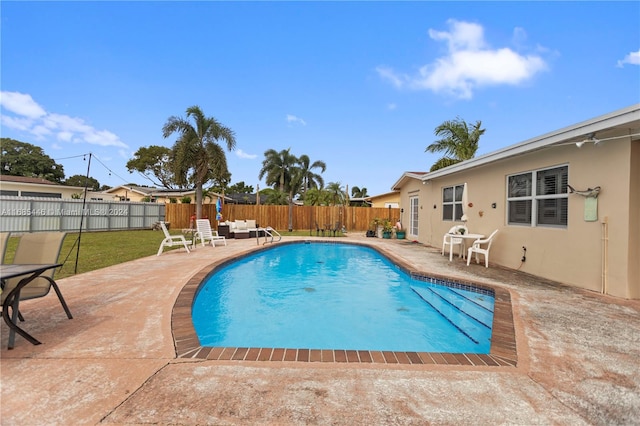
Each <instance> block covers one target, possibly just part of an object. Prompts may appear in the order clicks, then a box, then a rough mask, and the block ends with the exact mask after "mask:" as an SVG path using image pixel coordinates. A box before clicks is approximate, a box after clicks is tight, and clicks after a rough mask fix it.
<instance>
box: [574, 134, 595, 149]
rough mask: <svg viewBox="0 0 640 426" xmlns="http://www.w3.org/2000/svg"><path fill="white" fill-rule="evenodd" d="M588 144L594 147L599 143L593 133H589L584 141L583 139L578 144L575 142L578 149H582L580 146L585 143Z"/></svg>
mask: <svg viewBox="0 0 640 426" xmlns="http://www.w3.org/2000/svg"><path fill="white" fill-rule="evenodd" d="M587 142H590V143H592V144H594V145H596V144H597V143H598V142H600V141H599V140H598V139H596V134H595V133H589V134H588V135H587V137H586V139H583V140H581V141H579V142H576V146H577V147H578V148H580V147H582V145H584V144H585V143H587Z"/></svg>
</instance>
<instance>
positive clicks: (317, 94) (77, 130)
mask: <svg viewBox="0 0 640 426" xmlns="http://www.w3.org/2000/svg"><path fill="white" fill-rule="evenodd" d="M0 13H1V17H0V19H1V20H0V23H1V28H0V31H1V33H0V36H1V42H0V43H1V53H0V55H1V56H0V60H1V63H0V70H1V77H0V89H1V93H0V105H1V116H0V119H1V120H0V121H1V128H0V134H1V136H2V137H7V138H12V139H17V140H19V141H22V142H27V143H31V144H33V145H37V146H39V147H41V148H42V149H43V150H44V153H45V154H46V155H48V156H49V157H51V158H53V159H54V160H55V161H56V163H58V164H61V165H63V166H64V172H65V176H66V177H70V176H72V175H76V174H80V175H86V173H87V163H88V161H87V158H88V156H87V155H85V154H89V153H91V154H92V155H91V158H92V163H91V168H90V170H89V174H90V176H91V177H93V178H95V179H97V180H98V181H99V182H100V184H101V185H108V186H117V185H124V184H128V183H136V184H139V185H149V186H153V183H152V182H150V181H149V180H147V179H145V178H144V177H143V176H142V175H140V174H139V173H137V172H134V173H130V172H129V171H128V170H127V168H126V163H127V161H128V160H130V159H132V158H133V156H134V154H135V152H136V151H137V150H138V149H139V148H140V147H148V146H150V145H162V146H167V147H171V146H172V145H173V143H174V142H175V139H176V136H177V135H172V136H170V137H168V138H166V139H165V138H163V136H162V127H163V125H164V124H165V123H166V121H167V119H168V118H169V117H171V116H176V117H183V118H186V110H187V108H189V107H191V106H194V105H197V106H199V107H200V108H201V109H202V111H203V112H204V114H205V115H206V116H209V117H214V118H215V119H216V120H218V121H219V122H220V123H222V124H223V125H224V126H226V127H229V128H230V129H232V130H233V131H234V133H235V138H236V148H235V149H234V150H233V151H226V156H227V163H228V167H229V171H230V172H231V184H235V183H239V182H244V183H245V184H246V185H250V186H253V187H254V189H255V188H256V187H257V186H258V185H259V188H260V189H263V188H265V186H266V185H265V183H264V181H260V180H259V179H258V175H259V172H260V169H261V167H262V161H263V160H264V152H265V151H267V150H269V149H274V150H276V151H281V150H284V149H290V152H291V153H292V154H293V155H296V156H300V155H303V154H306V155H308V156H309V158H310V159H311V161H312V162H313V161H317V160H321V161H324V162H325V163H326V165H327V169H326V171H325V172H324V173H322V177H323V179H324V181H325V184H327V183H329V182H338V183H339V184H340V185H341V186H343V187H344V188H345V189H347V188H349V191H350V189H351V188H353V187H354V186H357V187H359V188H366V189H367V193H368V195H378V194H383V193H387V192H389V191H391V189H392V186H393V184H394V183H395V182H396V181H398V179H400V178H401V177H402V174H403V173H405V172H422V171H428V170H429V168H430V167H431V165H432V164H433V163H434V162H435V161H436V160H438V159H439V158H440V157H441V156H442V154H438V153H435V154H431V153H427V152H425V149H426V147H427V146H428V145H429V144H431V143H433V142H434V141H436V140H437V139H438V138H437V137H436V136H435V135H434V130H435V128H436V127H437V126H438V125H440V124H441V123H443V122H444V121H447V120H454V119H458V118H460V119H462V120H465V121H466V122H467V123H470V124H473V123H475V122H476V121H481V122H482V128H484V129H486V132H485V133H484V135H483V136H482V137H481V139H480V144H479V149H478V152H477V153H476V155H482V154H485V153H489V152H492V151H495V150H498V149H501V148H503V147H506V146H509V145H513V144H516V143H520V142H523V141H525V140H527V139H530V138H534V137H536V136H540V135H543V134H545V133H548V132H551V131H554V130H558V129H561V128H564V127H567V126H570V125H573V124H576V123H579V122H581V121H585V120H589V119H591V118H594V117H597V116H600V115H603V114H607V113H609V112H613V111H616V110H618V109H621V108H625V107H628V106H631V105H634V104H636V103H638V102H640V2H637V1H628V2H616V1H606V2H578V1H572V2H533V1H532V2H503V1H499V2H481V1H471V2H464V1H447V2H435V1H429V2H426V1H424V2H420V1H406V2H399V1H395V2H366V1H357V2H348V1H344V2H304V1H302V2H286V1H279V2H268V1H262V2H223V1H219V2H214V1H197V2H172V1H161V2H151V1H131V2H127V1H117V2H116V1H114V2H94V1H87V2H83V1H71V2H53V1H46V2H30V1H20V2H14V1H6V0H5V1H2V2H0ZM221 145H222V146H226V144H225V143H224V141H221Z"/></svg>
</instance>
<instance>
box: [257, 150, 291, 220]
mask: <svg viewBox="0 0 640 426" xmlns="http://www.w3.org/2000/svg"><path fill="white" fill-rule="evenodd" d="M290 151H291V148H288V149H283V150H282V151H280V152H278V151H276V150H275V149H268V150H266V151H265V152H264V160H263V161H262V168H261V169H260V173H259V174H258V178H259V179H262V178H265V182H266V184H267V185H271V186H273V187H274V188H276V187H277V188H278V190H280V192H287V193H288V194H289V231H291V230H292V229H293V197H294V196H295V195H296V194H297V193H298V191H299V190H300V187H301V185H302V173H301V172H300V168H299V167H297V164H298V158H297V157H296V156H295V155H293V154H291V152H290Z"/></svg>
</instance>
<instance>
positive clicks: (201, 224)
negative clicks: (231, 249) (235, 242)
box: [196, 219, 227, 247]
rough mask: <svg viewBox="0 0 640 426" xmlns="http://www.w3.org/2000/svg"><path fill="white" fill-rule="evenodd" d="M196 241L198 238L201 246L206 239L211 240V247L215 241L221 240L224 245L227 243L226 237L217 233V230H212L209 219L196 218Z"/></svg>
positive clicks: (214, 244)
mask: <svg viewBox="0 0 640 426" xmlns="http://www.w3.org/2000/svg"><path fill="white" fill-rule="evenodd" d="M196 229H197V231H196V242H197V241H198V240H200V241H201V242H202V247H204V244H205V242H206V241H211V245H212V246H213V247H215V246H216V241H222V242H223V243H224V245H225V246H226V245H227V239H226V238H225V237H222V236H220V235H218V231H213V230H212V229H211V223H210V222H209V219H198V220H196Z"/></svg>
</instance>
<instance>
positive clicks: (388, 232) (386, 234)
mask: <svg viewBox="0 0 640 426" xmlns="http://www.w3.org/2000/svg"><path fill="white" fill-rule="evenodd" d="M382 238H386V239H389V238H391V231H383V232H382Z"/></svg>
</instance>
